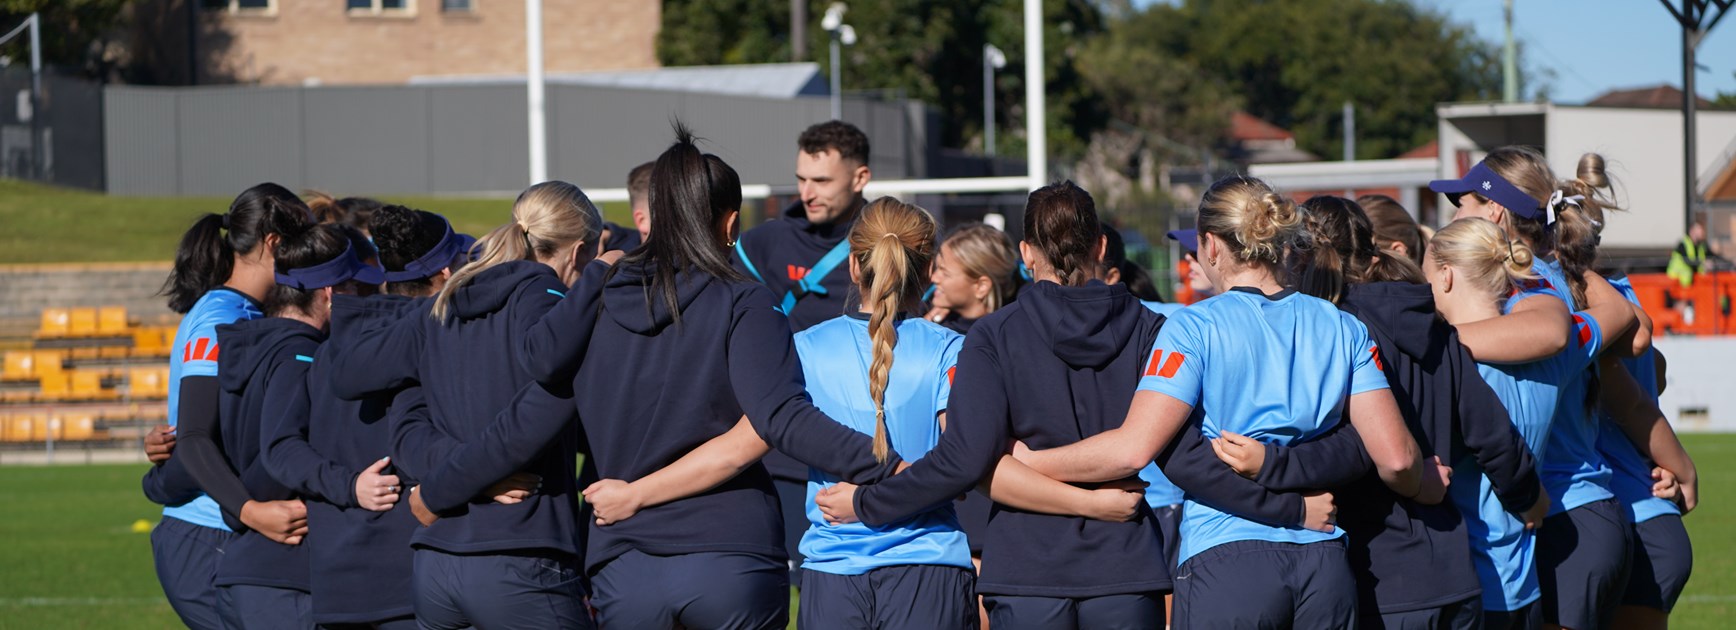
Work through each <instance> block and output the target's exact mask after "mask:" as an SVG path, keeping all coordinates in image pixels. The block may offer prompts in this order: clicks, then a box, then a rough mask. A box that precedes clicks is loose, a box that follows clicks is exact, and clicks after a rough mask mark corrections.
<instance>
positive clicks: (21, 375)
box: [0, 350, 36, 381]
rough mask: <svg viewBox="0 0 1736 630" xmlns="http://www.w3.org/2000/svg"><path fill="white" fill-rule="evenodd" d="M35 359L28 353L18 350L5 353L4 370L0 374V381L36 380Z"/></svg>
mask: <svg viewBox="0 0 1736 630" xmlns="http://www.w3.org/2000/svg"><path fill="white" fill-rule="evenodd" d="M35 365H36V357H35V355H32V354H31V353H29V352H23V351H19V350H7V351H6V368H5V371H4V372H0V379H4V380H8V381H29V380H35V379H36V370H34V369H33V368H34V367H35Z"/></svg>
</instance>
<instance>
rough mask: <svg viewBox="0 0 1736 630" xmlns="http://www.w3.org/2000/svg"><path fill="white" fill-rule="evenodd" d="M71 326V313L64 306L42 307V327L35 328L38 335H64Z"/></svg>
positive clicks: (51, 336) (49, 336)
mask: <svg viewBox="0 0 1736 630" xmlns="http://www.w3.org/2000/svg"><path fill="white" fill-rule="evenodd" d="M71 327H72V314H71V313H70V312H68V311H67V309H64V308H45V309H42V327H41V328H39V329H37V331H36V336H38V337H48V338H53V337H65V336H66V334H67V331H68V330H70V329H71Z"/></svg>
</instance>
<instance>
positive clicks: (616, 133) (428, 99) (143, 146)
mask: <svg viewBox="0 0 1736 630" xmlns="http://www.w3.org/2000/svg"><path fill="white" fill-rule="evenodd" d="M547 99H548V148H549V176H550V177H551V178H554V179H564V180H567V181H571V182H574V183H576V184H579V185H580V186H583V187H587V188H614V187H621V186H624V185H626V179H627V172H628V171H630V170H631V169H632V168H633V167H634V166H637V165H638V164H640V163H642V162H646V161H649V160H652V159H654V158H656V156H657V155H658V154H659V153H661V152H662V151H663V149H665V148H667V147H668V146H669V143H670V142H671V141H672V140H673V139H674V134H673V133H672V131H671V127H670V121H671V120H672V119H676V118H679V119H680V120H682V121H684V122H686V123H687V124H688V125H689V126H690V127H691V128H692V129H693V130H694V131H695V133H697V134H698V135H699V136H700V137H701V138H703V139H705V142H703V143H702V144H701V147H702V148H703V149H705V150H707V151H709V152H712V153H716V154H717V155H718V156H720V157H722V158H723V159H724V160H725V161H727V162H729V163H730V165H731V166H734V167H735V169H736V170H737V171H738V172H739V173H740V175H741V179H742V182H743V183H747V184H791V185H793V184H794V183H795V182H794V175H793V174H792V173H793V171H794V168H795V151H796V146H795V143H796V137H797V136H798V135H799V134H800V133H801V131H802V130H803V129H805V128H806V127H807V126H808V125H811V124H814V123H817V122H821V121H824V120H827V119H828V118H829V113H828V102H827V100H826V99H824V98H813V97H798V98H793V99H772V98H756V97H746V96H731V95H721V94H689V93H681V92H665V91H653V90H629V89H618V88H608V87H596V86H578V85H551V86H549V87H548V91H547ZM844 105H845V107H844V120H847V121H850V122H852V123H855V124H856V125H858V126H860V127H862V130H863V131H864V132H865V133H867V134H868V137H869V142H870V144H871V145H872V149H873V150H872V160H871V164H870V166H871V167H872V168H873V169H874V174H875V177H876V178H877V179H904V178H910V177H922V176H924V175H925V174H926V172H927V156H928V155H929V153H930V152H931V151H930V148H929V146H928V145H929V142H930V138H931V137H934V136H933V134H930V133H928V131H927V125H928V124H930V121H929V119H930V116H928V114H927V111H926V109H925V108H923V107H921V106H920V105H916V104H912V103H902V102H880V101H869V100H859V99H847V100H846V101H845V103H844ZM527 129H528V127H527V123H526V114H525V90H524V88H523V87H522V86H513V85H499V84H495V85H432V86H430V85H403V86H331V87H269V86H268V87H239V86H226V87H199V88H141V87H128V86H111V87H109V88H107V89H106V91H105V92H104V125H103V131H104V138H105V143H106V146H107V149H108V150H107V152H106V155H105V159H106V167H107V168H106V170H107V172H108V182H109V185H108V191H109V192H110V193H112V194H121V195H213V196H220V197H222V196H230V195H233V194H235V192H236V191H239V190H242V189H244V188H246V187H248V186H251V185H253V184H256V183H259V182H263V181H275V182H278V183H281V184H283V185H285V186H288V187H290V188H292V189H302V188H317V189H321V190H328V191H332V192H334V193H337V194H343V195H351V194H373V195H424V194H491V195H512V194H516V193H517V192H518V191H519V190H522V189H523V188H524V187H525V186H526V185H527V184H528V183H529V182H528V171H529V168H528V163H529V158H528V151H527V148H526V135H527V133H528V132H527Z"/></svg>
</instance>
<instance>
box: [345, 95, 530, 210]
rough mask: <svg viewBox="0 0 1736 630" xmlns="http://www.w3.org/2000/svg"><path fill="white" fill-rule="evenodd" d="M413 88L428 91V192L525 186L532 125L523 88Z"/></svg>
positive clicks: (515, 189) (512, 190)
mask: <svg viewBox="0 0 1736 630" xmlns="http://www.w3.org/2000/svg"><path fill="white" fill-rule="evenodd" d="M400 89H410V88H400ZM417 89H426V90H427V94H428V96H427V97H428V137H429V140H428V152H427V153H428V160H429V173H430V175H429V177H430V184H431V187H430V190H429V192H435V193H476V192H495V193H499V192H510V193H513V194H516V193H517V192H518V191H520V190H524V188H525V186H527V185H529V179H528V177H527V174H528V173H529V172H530V154H529V149H527V148H526V143H525V139H526V137H527V136H528V135H529V134H530V131H529V128H530V123H529V122H528V121H526V119H525V109H526V106H525V93H524V88H515V87H511V86H440V87H429V88H417ZM379 192H380V193H382V194H383V193H390V192H396V193H406V192H421V191H384V190H382V191H379Z"/></svg>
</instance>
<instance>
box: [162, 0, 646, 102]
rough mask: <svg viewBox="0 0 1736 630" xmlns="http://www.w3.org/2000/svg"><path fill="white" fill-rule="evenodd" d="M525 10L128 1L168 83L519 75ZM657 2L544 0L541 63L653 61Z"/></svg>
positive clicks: (490, 3)
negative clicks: (192, 32) (192, 27)
mask: <svg viewBox="0 0 1736 630" xmlns="http://www.w3.org/2000/svg"><path fill="white" fill-rule="evenodd" d="M189 3H191V5H192V6H191V7H189ZM190 9H191V10H192V11H193V14H190V13H189V10H190ZM524 9H525V3H524V2H523V0H145V1H143V2H138V3H135V5H134V8H133V10H134V13H135V15H134V20H133V25H134V30H135V37H134V39H133V42H134V46H133V48H134V52H135V54H138V55H141V56H142V57H143V58H144V59H145V60H146V61H147V62H148V63H149V64H150V65H151V66H153V67H154V70H153V74H154V75H155V76H154V77H153V79H154V80H151V81H150V82H154V83H160V84H170V85H173V84H188V83H198V84H219V83H261V84H277V85H286V84H287V85H315V84H323V85H334V84H391V83H404V82H406V81H408V80H409V79H410V78H411V77H418V76H441V75H475V74H501V73H518V74H522V73H523V72H524V71H525V15H524ZM661 11H662V8H661V3H660V2H656V1H653V0H545V1H544V2H543V46H544V48H543V50H544V53H543V54H544V62H543V63H544V66H545V68H546V69H547V71H548V72H551V73H558V72H589V71H598V70H630V69H644V68H655V67H657V55H656V50H655V40H656V37H657V30H658V27H659V24H660V22H661V20H662V16H661ZM189 18H191V19H192V20H196V24H197V26H198V28H197V31H198V35H197V36H196V37H192V38H189V37H187V35H186V33H187V27H188V24H189V23H194V22H192V21H190V19H189ZM189 43H190V44H191V46H192V48H193V50H194V52H193V55H191V59H190V58H189V54H188V47H189ZM195 69H196V70H195ZM193 72H196V73H197V76H196V77H193V80H188V79H189V76H188V75H189V74H191V73H193Z"/></svg>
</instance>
